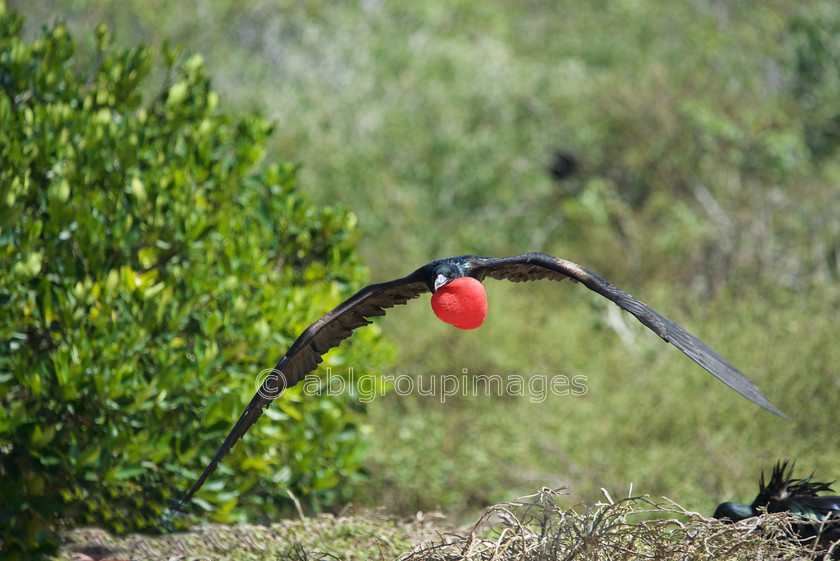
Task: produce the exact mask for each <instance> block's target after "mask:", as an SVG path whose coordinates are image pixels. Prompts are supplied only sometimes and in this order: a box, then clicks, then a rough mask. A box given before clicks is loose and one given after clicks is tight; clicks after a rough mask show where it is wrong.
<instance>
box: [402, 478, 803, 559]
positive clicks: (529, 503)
mask: <svg viewBox="0 0 840 561" xmlns="http://www.w3.org/2000/svg"><path fill="white" fill-rule="evenodd" d="M557 493H558V491H556V490H555V491H552V490H550V489H543V490H542V491H540V492H539V493H537V494H534V495H531V496H528V497H523V498H521V499H517V500H515V501H511V502H508V503H504V504H500V505H496V506H493V507H491V508H489V509H488V510H487V512H486V513H485V514H484V516H483V517H482V518H481V519H480V520H479V521H478V522H477V523H476V524H475V526H474V527H473V528H472V530H471V531H470V532H469V533H468V534H466V535H464V536H460V537H458V539H456V540H454V541H449V543H441V544H433V545H428V546H423V547H416V548H415V550H414V551H413V552H411V553H409V554H407V555H404V556H402V557H400V560H401V561H409V560H410V561H421V560H422V561H461V560H463V561H467V560H470V561H472V560H500V561H504V560H509V561H515V560H523V561H524V560H528V561H536V560H552V561H554V560H571V559H580V560H613V559H614V560H625V559H663V560H664V559H727V560H737V559H768V558H772V559H798V558H812V557H809V554H815V552H813V551H808V550H807V549H804V548H803V547H802V546H801V545H800V544H798V543H797V542H796V541H795V540H791V539H788V538H790V537H791V536H794V535H795V534H794V533H793V531H792V527H791V519H790V517H789V516H786V515H770V516H764V517H761V518H757V519H753V520H749V521H744V522H742V523H739V524H722V523H720V522H718V521H717V520H714V519H707V518H705V517H703V516H702V515H700V514H698V513H695V512H689V511H686V510H685V509H684V508H682V507H681V506H679V505H678V504H676V503H674V502H672V501H668V500H667V499H666V501H667V503H665V504H659V503H655V502H652V501H650V500H649V499H647V498H645V497H630V498H626V499H622V500H619V501H613V500H612V499H611V498H610V496H609V494H608V493H607V492H606V491H604V495H605V497H606V499H607V502H603V503H598V504H595V505H592V506H589V507H584V506H581V507H578V508H572V509H569V510H563V509H561V508H559V507H558V506H557V505H556V504H555V503H554V498H555V496H556V495H557ZM496 521H500V522H501V523H502V525H503V527H502V528H496V529H492V530H489V531H488V529H487V526H488V525H495V526H498V522H496Z"/></svg>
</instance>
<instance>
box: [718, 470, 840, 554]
mask: <svg viewBox="0 0 840 561" xmlns="http://www.w3.org/2000/svg"><path fill="white" fill-rule="evenodd" d="M785 470H787V473H785ZM792 476H793V464H791V466H790V469H789V470H788V462H787V461H785V462H777V463H776V466H775V467H774V468H773V473H772V474H771V475H770V481H769V482H768V483H765V482H764V472H761V480H760V481H759V484H758V496H756V498H755V500H754V501H753V502H752V504H748V505H745V504H740V503H732V502H727V503H721V504H719V505H718V507H717V509H715V515H714V516H715V518H717V519H719V520H731V521H732V522H738V521H740V520H745V519H747V518H752V517H753V516H759V515H760V514H761V513H762V511H763V510H766V511H767V512H790V513H792V514H794V515H795V519H796V520H797V522H795V523H794V524H793V529H794V530H795V531H796V534H797V536H798V538H799V541H800V543H802V544H803V545H811V544H813V542H814V541H816V542H817V544H818V545H819V546H821V547H822V548H823V549H828V548H829V547H830V546H831V544H832V543H834V542H836V541H838V540H840V496H837V495H820V493H826V492H831V491H832V488H831V485H833V484H834V482H833V481H831V482H829V483H821V482H819V481H812V478H813V477H814V474H813V473H811V475H809V476H808V477H806V478H805V479H793V477H792ZM799 520H801V522H799ZM832 557H833V558H834V559H840V547H838V548H835V551H834V554H833V555H832Z"/></svg>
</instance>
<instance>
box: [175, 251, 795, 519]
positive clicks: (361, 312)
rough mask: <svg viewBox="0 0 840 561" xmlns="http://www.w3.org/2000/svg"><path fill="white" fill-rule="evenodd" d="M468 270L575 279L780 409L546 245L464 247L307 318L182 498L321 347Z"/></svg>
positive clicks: (516, 278)
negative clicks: (531, 249)
mask: <svg viewBox="0 0 840 561" xmlns="http://www.w3.org/2000/svg"><path fill="white" fill-rule="evenodd" d="M465 276H470V277H473V278H475V279H477V280H479V281H483V280H484V279H485V278H486V277H490V278H493V279H498V280H509V281H513V282H523V281H530V280H538V279H548V280H555V281H560V280H563V279H565V278H568V279H571V280H572V281H576V282H580V283H582V284H583V285H584V286H586V287H587V288H589V289H590V290H593V291H595V292H597V293H598V294H600V295H602V296H604V297H606V298H608V299H610V300H612V301H613V302H615V303H616V304H618V305H619V306H620V307H621V308H623V309H624V310H626V311H628V312H630V313H631V314H633V315H634V316H635V317H636V319H638V320H639V321H640V322H642V323H643V324H644V325H645V326H647V327H648V328H650V329H651V330H653V332H654V333H656V334H657V335H659V336H660V337H661V338H662V339H664V340H665V341H667V342H669V343H672V344H673V345H674V346H676V347H677V348H678V349H680V350H681V351H682V352H684V353H685V354H686V355H688V356H689V358H691V359H692V360H693V361H695V362H696V363H697V364H699V365H700V366H702V367H703V368H705V369H706V370H708V371H709V372H710V373H712V374H713V375H714V376H716V377H717V378H718V379H719V380H721V381H722V382H723V383H725V384H726V385H728V386H729V387H730V388H732V389H733V390H735V391H737V392H738V393H740V394H741V395H743V396H744V397H746V398H747V399H749V400H751V401H753V402H754V403H756V404H758V405H760V406H761V407H763V408H765V409H767V410H768V411H771V412H773V413H775V414H777V415H779V416H781V417H785V415H784V414H783V413H781V412H780V411H779V410H778V409H776V408H775V407H774V406H773V405H772V404H771V403H770V400H769V399H768V398H767V396H766V395H764V393H762V392H761V390H759V389H758V387H757V386H756V385H755V384H754V383H753V381H752V380H750V379H749V378H748V377H747V376H745V375H744V374H742V373H741V372H740V371H739V370H738V369H737V368H735V367H734V366H732V365H731V364H730V363H729V362H727V361H726V359H724V358H723V357H721V356H720V355H718V354H717V353H716V352H714V351H713V350H712V349H710V348H709V347H707V346H706V345H705V344H703V343H702V342H701V341H700V340H699V339H697V338H696V337H694V336H693V335H691V334H690V333H688V332H687V331H686V330H685V329H683V328H682V327H680V326H679V325H677V324H676V323H674V322H672V321H671V320H669V319H667V318H665V317H664V316H662V315H660V314H658V313H657V312H655V311H654V310H653V309H651V308H650V307H648V306H647V305H645V304H643V303H642V302H640V301H638V300H636V299H635V298H633V297H632V296H630V295H629V294H626V293H624V292H622V291H621V290H619V289H618V288H616V287H615V286H613V285H612V284H610V283H609V282H608V281H606V280H604V279H603V278H601V277H600V276H598V275H596V274H595V273H593V272H592V271H589V270H588V269H585V268H583V267H581V266H580V265H576V264H574V263H572V262H570V261H566V260H564V259H558V258H556V257H552V256H550V255H546V254H544V253H526V254H524V255H517V256H514V257H505V258H501V259H494V258H490V257H478V256H475V255H461V256H458V257H450V258H446V259H438V260H436V261H432V262H431V263H429V264H427V265H424V266H423V267H420V268H419V269H417V270H416V271H414V272H413V273H411V274H410V275H408V276H407V277H403V278H401V279H396V280H393V281H390V282H385V283H381V284H372V285H370V286H367V287H365V288H363V289H362V290H360V291H359V292H357V293H356V294H354V295H353V296H351V297H350V298H348V299H347V300H345V301H344V302H343V303H341V304H340V305H339V306H338V307H336V308H335V309H334V310H332V311H330V312H328V313H327V314H326V315H324V316H323V317H322V318H321V319H319V320H318V321H316V322H315V323H313V324H312V325H310V326H309V327H308V328H307V329H306V330H305V331H304V332H303V333H302V334H301V335H300V337H298V338H297V340H296V341H295V342H294V343H293V344H292V346H291V347H290V348H289V350H288V351H287V352H286V354H285V355H284V356H283V358H281V359H280V362H278V363H277V365H276V366H275V367H274V370H273V372H272V375H270V376H269V377H268V378H267V379H266V380H265V382H264V383H263V384H262V387H260V389H259V390H258V391H257V394H256V395H255V396H254V398H253V399H252V400H251V403H249V404H248V406H247V407H246V409H245V412H244V413H243V414H242V416H241V417H240V418H239V420H238V421H237V422H236V424H235V425H234V427H233V429H232V430H231V432H230V434H229V435H228V437H227V438H226V439H225V441H224V443H223V444H222V446H221V448H220V449H219V451H218V452H217V453H216V455H215V456H214V457H213V459H212V460H211V461H210V464H209V465H208V466H207V468H206V469H205V470H204V472H203V473H202V474H201V476H200V477H199V478H198V480H197V481H196V483H195V485H193V487H192V488H191V489H190V491H189V492H188V493H187V495H186V497H185V498H184V500H183V501H182V502H181V504H182V505H184V504H186V503H187V502H188V501H189V500H190V499H191V498H192V496H193V495H194V494H195V492H196V491H198V489H199V488H200V487H201V486H202V485H203V484H204V482H205V480H206V479H207V477H208V476H209V475H210V474H211V473H212V472H213V470H214V469H215V468H216V466H217V465H218V463H219V461H220V460H221V459H222V457H224V455H225V454H227V453H228V451H230V449H231V447H232V446H233V445H234V444H235V443H236V441H237V440H239V439H240V438H242V435H244V434H245V432H246V431H247V430H248V428H250V426H251V425H253V424H254V423H255V422H256V421H257V419H258V418H259V416H260V415H261V414H262V410H263V409H264V408H265V407H266V406H268V404H269V403H271V402H272V401H273V400H274V399H275V398H276V397H277V396H279V395H280V394H281V393H282V392H283V390H285V389H286V388H289V387H292V386H294V385H295V384H297V383H298V382H300V381H301V380H302V379H303V378H304V377H305V376H306V375H307V374H308V373H310V372H312V371H313V370H315V369H316V368H317V367H318V364H319V363H320V362H321V361H322V359H321V356H322V355H323V354H324V353H326V352H327V351H329V350H330V349H331V348H333V347H336V346H338V345H339V343H341V341H342V340H343V339H346V338H347V337H349V336H350V334H351V333H352V331H353V330H354V329H356V328H357V327H361V326H363V325H367V324H369V323H370V321H369V320H368V319H367V318H370V317H374V316H381V315H384V314H385V310H386V309H388V308H391V307H393V306H396V305H399V304H405V303H406V302H408V301H409V300H411V299H413V298H417V297H418V296H420V295H421V294H423V293H424V292H435V291H436V290H437V289H438V288H439V287H440V286H443V285H445V284H448V283H449V282H451V281H453V280H455V279H456V278H460V277H465Z"/></svg>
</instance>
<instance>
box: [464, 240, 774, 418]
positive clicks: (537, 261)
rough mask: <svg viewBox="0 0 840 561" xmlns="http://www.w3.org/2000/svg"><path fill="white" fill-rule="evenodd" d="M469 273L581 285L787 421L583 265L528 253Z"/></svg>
mask: <svg viewBox="0 0 840 561" xmlns="http://www.w3.org/2000/svg"><path fill="white" fill-rule="evenodd" d="M470 274H472V275H474V276H476V277H477V278H478V279H479V280H481V279H482V278H484V276H488V277H491V278H494V279H499V280H510V281H513V282H523V281H530V280H537V279H548V280H557V281H560V280H563V279H564V278H569V279H571V280H574V281H577V282H580V283H581V284H583V285H585V286H586V287H587V288H589V289H590V290H593V291H595V292H597V293H598V294H600V295H601V296H604V297H605V298H608V299H610V300H612V301H613V302H615V303H616V304H618V305H619V306H620V307H621V308H623V309H624V310H626V311H628V312H630V313H631V314H633V315H634V316H635V317H636V319H638V320H639V321H640V322H642V323H643V324H644V325H645V326H647V327H648V328H649V329H651V330H652V331H653V332H654V333H656V334H657V335H659V336H660V337H661V338H662V339H664V340H665V341H666V342H668V343H671V344H672V345H674V346H675V347H677V348H678V349H679V350H681V351H682V352H684V353H685V354H686V355H688V357H689V358H690V359H691V360H693V361H694V362H696V363H697V364H699V365H700V366H702V367H703V368H705V369H706V370H707V371H709V372H710V373H711V374H712V375H714V376H715V377H716V378H717V379H719V380H720V381H721V382H723V383H724V384H726V385H727V386H729V387H730V388H732V389H733V390H735V391H736V392H738V393H739V394H741V395H742V396H744V397H746V398H747V399H749V400H750V401H752V402H754V403H756V404H758V405H760V406H761V407H763V408H765V409H767V410H768V411H770V412H772V413H775V414H776V415H779V416H780V417H783V418H785V419H787V418H788V417H787V416H786V415H785V414H784V413H782V412H781V411H779V410H778V409H776V407H774V406H773V404H772V403H770V399H769V398H768V397H767V396H766V395H764V393H763V392H762V391H761V390H760V389H758V386H756V385H755V383H754V382H753V381H752V380H751V379H750V378H748V377H747V376H746V375H744V374H743V373H742V372H741V371H740V370H738V369H737V368H735V367H734V366H733V365H732V364H730V363H729V361H727V360H726V359H725V358H723V357H722V356H720V355H719V354H717V353H716V352H715V351H713V350H712V349H710V348H709V347H708V346H706V344H705V343H703V342H702V341H700V340H699V339H698V338H697V337H695V336H694V335H692V334H691V333H689V332H688V331H686V330H685V329H683V328H682V327H680V326H679V325H677V324H676V323H674V322H673V321H671V320H669V319H668V318H666V317H665V316H663V315H661V314H659V313H657V312H656V311H655V310H653V309H652V308H651V307H650V306H648V305H646V304H644V303H643V302H640V301H638V300H636V299H635V298H633V297H632V296H630V295H629V294H627V293H626V292H622V291H621V290H619V289H618V288H616V287H615V286H613V285H612V283H610V282H609V281H607V280H606V279H604V278H602V277H600V276H598V275H596V274H595V273H593V272H592V271H590V270H588V269H586V268H584V267H581V266H580V265H577V264H575V263H572V262H571V261H566V260H565V259H559V258H557V257H552V256H551V255H546V254H545V253H526V254H524V255H517V256H514V257H505V258H501V259H493V258H489V257H473V258H472V259H471V261H470Z"/></svg>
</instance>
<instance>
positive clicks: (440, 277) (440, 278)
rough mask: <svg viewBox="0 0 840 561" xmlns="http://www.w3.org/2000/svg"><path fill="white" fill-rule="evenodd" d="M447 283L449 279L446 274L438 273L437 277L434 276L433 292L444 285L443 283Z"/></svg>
mask: <svg viewBox="0 0 840 561" xmlns="http://www.w3.org/2000/svg"><path fill="white" fill-rule="evenodd" d="M448 283H449V280H448V279H447V278H446V276H444V275H442V274H441V275H438V276H437V277H435V292H437V291H438V289H439V288H440V287H441V286H444V285H446V284H448Z"/></svg>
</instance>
